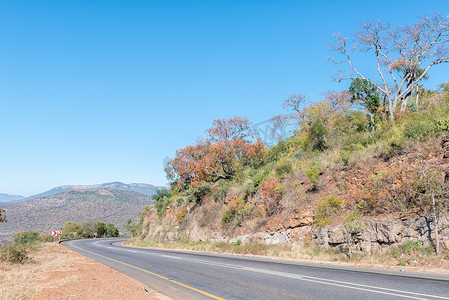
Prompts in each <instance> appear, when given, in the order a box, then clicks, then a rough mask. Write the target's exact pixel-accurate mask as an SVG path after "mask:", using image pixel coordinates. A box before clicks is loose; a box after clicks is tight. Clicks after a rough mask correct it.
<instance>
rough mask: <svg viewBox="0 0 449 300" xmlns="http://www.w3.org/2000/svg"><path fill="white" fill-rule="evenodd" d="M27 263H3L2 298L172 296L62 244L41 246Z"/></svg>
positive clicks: (0, 292)
mask: <svg viewBox="0 0 449 300" xmlns="http://www.w3.org/2000/svg"><path fill="white" fill-rule="evenodd" d="M31 257H32V258H33V259H32V261H31V262H30V263H26V264H24V265H22V266H21V265H7V264H1V265H0V271H1V272H0V273H2V274H1V275H0V281H1V282H2V284H1V285H0V299H24V298H26V299H169V298H168V297H166V296H164V295H161V294H159V293H157V292H155V291H153V290H150V289H148V288H146V290H147V291H145V289H144V287H143V286H142V285H141V284H140V283H137V282H136V281H134V280H132V279H131V278H129V277H128V276H126V275H124V274H122V273H120V272H118V271H116V270H113V269H111V268H109V267H106V266H105V265H103V264H100V263H98V262H96V261H93V260H91V259H89V258H87V257H84V256H82V255H80V254H78V253H75V252H73V251H71V250H69V249H67V248H65V247H63V246H61V245H57V244H45V245H43V246H40V247H39V249H38V250H37V251H36V252H34V253H33V254H32V255H31Z"/></svg>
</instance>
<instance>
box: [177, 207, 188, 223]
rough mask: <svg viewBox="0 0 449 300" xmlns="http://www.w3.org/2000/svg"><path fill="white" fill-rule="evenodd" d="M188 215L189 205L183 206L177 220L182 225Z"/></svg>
mask: <svg viewBox="0 0 449 300" xmlns="http://www.w3.org/2000/svg"><path fill="white" fill-rule="evenodd" d="M186 215H187V207H184V208H182V209H181V210H180V211H178V212H177V213H176V221H178V224H179V225H181V224H182V223H184V221H185V220H186Z"/></svg>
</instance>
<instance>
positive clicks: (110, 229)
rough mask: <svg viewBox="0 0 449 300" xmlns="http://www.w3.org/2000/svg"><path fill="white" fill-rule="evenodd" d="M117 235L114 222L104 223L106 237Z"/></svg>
mask: <svg viewBox="0 0 449 300" xmlns="http://www.w3.org/2000/svg"><path fill="white" fill-rule="evenodd" d="M118 235H119V231H118V229H117V228H116V227H115V225H114V224H112V223H109V224H108V225H106V236H107V237H117V236H118Z"/></svg>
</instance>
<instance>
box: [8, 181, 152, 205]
mask: <svg viewBox="0 0 449 300" xmlns="http://www.w3.org/2000/svg"><path fill="white" fill-rule="evenodd" d="M98 189H114V190H122V191H134V192H138V193H141V194H144V195H147V196H151V195H153V194H154V193H156V191H157V190H159V189H161V187H158V186H154V185H151V184H146V183H130V184H126V183H122V182H118V181H116V182H109V183H102V184H94V185H63V186H59V187H55V188H52V189H51V190H49V191H46V192H43V193H40V194H37V195H33V196H30V197H28V198H26V199H24V200H31V199H36V198H42V197H47V196H51V195H55V194H58V193H61V192H65V191H72V190H85V191H90V190H98ZM0 202H1V201H0ZM5 202H6V201H5Z"/></svg>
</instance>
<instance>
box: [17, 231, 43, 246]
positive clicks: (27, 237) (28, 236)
mask: <svg viewBox="0 0 449 300" xmlns="http://www.w3.org/2000/svg"><path fill="white" fill-rule="evenodd" d="M40 241H41V236H40V234H39V232H36V231H25V232H19V233H17V234H16V235H15V236H14V243H16V244H20V245H25V244H27V245H30V244H37V243H39V242H40Z"/></svg>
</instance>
